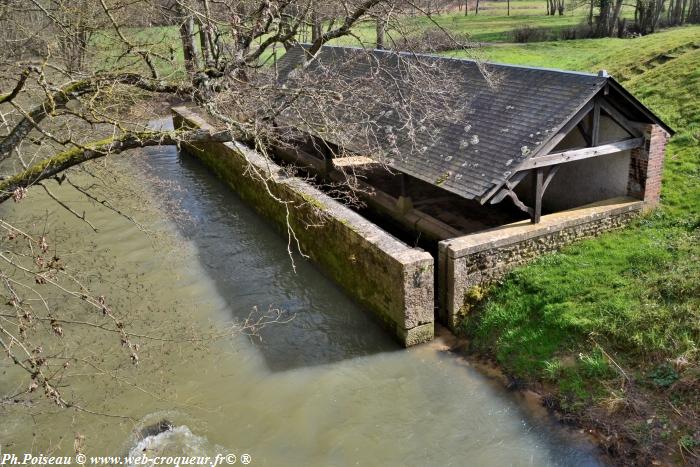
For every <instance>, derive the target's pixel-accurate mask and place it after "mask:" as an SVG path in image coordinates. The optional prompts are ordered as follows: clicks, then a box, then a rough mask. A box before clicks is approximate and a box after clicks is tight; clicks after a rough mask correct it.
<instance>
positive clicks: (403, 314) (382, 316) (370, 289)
mask: <svg viewBox="0 0 700 467" xmlns="http://www.w3.org/2000/svg"><path fill="white" fill-rule="evenodd" d="M173 113H174V120H175V128H181V127H183V126H186V127H200V128H207V127H209V125H208V124H207V123H206V122H205V121H204V120H203V119H202V118H201V117H199V116H198V115H197V114H195V113H194V112H193V111H192V110H189V109H187V108H184V107H178V108H174V109H173ZM184 149H185V150H186V152H188V153H190V154H191V155H193V156H195V157H197V158H199V159H200V160H202V161H203V162H204V163H205V164H206V165H207V166H208V167H209V168H210V169H212V170H213V171H214V172H216V174H217V175H218V176H219V177H220V178H221V179H222V180H224V181H225V182H227V183H228V184H229V185H230V186H231V188H233V189H234V190H235V191H236V193H238V195H239V196H240V197H241V198H242V199H243V200H245V201H246V202H248V203H249V204H250V205H252V206H253V207H254V208H255V209H256V210H257V211H258V212H260V213H261V214H262V215H264V216H265V217H267V218H268V219H270V220H271V221H272V222H273V223H274V225H275V226H277V227H278V228H279V229H280V231H281V233H282V234H283V235H285V236H287V235H288V234H289V231H288V228H287V227H288V225H289V226H290V227H291V229H292V231H293V233H294V235H295V236H296V239H297V240H298V242H299V245H300V247H301V250H302V252H303V253H304V254H306V255H308V256H309V258H310V259H311V260H312V261H314V262H315V263H317V264H318V265H319V266H320V267H321V268H322V269H323V270H324V272H325V273H327V274H328V276H329V277H331V278H332V279H333V280H335V281H336V282H337V283H338V284H339V285H340V286H341V287H343V288H344V289H345V291H346V292H347V293H348V294H349V295H350V296H352V297H353V298H355V299H356V300H357V301H358V302H359V303H360V304H361V305H363V306H364V307H365V308H367V309H368V310H369V311H370V312H372V313H373V314H374V315H376V316H377V317H378V318H379V320H380V321H381V323H382V324H383V325H384V326H385V327H386V328H387V329H388V330H389V331H390V332H391V333H392V334H393V335H394V336H395V337H396V339H397V340H398V341H399V342H400V343H401V344H403V345H405V346H410V345H415V344H419V343H421V342H425V341H429V340H431V339H432V338H433V335H434V323H433V321H434V293H433V288H434V278H433V274H434V271H433V270H434V261H433V258H432V256H430V254H428V253H427V252H425V251H422V250H419V249H415V248H410V247H408V246H407V245H406V244H404V243H402V242H400V241H399V240H397V239H396V238H395V237H393V236H391V235H389V234H388V233H386V232H385V231H383V230H382V229H380V228H379V227H377V226H376V225H374V224H373V223H371V222H369V221H367V220H366V219H364V218H363V217H362V216H360V215H359V214H357V213H355V212H354V211H352V210H350V209H348V208H347V207H345V206H343V205H342V204H340V203H338V202H337V201H335V200H333V199H332V198H330V197H328V196H327V195H325V194H324V193H322V192H320V191H319V190H317V189H316V188H314V187H313V186H311V185H309V184H308V183H306V182H304V181H303V180H301V179H298V178H294V177H289V176H287V175H286V174H285V173H284V172H283V171H282V170H281V168H280V167H279V166H277V165H276V164H274V163H273V162H272V161H270V160H269V159H266V158H264V157H263V156H262V155H260V154H258V153H256V152H254V151H252V150H250V149H248V148H246V147H244V146H242V145H239V144H237V143H206V144H197V145H196V147H194V146H185V148H184ZM275 198H277V199H276V200H275ZM285 203H287V204H285ZM285 206H289V215H288V213H287V210H286V208H285ZM288 222H289V224H288ZM294 242H295V240H292V246H291V248H293V249H294V248H296V246H295V245H294Z"/></svg>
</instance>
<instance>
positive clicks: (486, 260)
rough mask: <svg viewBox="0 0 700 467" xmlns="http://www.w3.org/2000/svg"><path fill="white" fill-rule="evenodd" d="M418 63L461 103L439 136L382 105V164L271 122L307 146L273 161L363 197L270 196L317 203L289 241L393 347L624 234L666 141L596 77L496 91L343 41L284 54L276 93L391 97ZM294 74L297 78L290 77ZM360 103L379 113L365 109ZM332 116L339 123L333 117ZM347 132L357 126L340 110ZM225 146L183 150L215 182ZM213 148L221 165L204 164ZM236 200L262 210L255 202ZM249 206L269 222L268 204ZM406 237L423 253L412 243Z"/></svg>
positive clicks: (643, 200)
mask: <svg viewBox="0 0 700 467" xmlns="http://www.w3.org/2000/svg"><path fill="white" fill-rule="evenodd" d="M418 62H423V63H427V64H428V65H430V64H435V65H437V66H439V67H440V68H442V69H444V70H447V72H448V73H450V76H453V77H454V78H453V79H452V80H451V87H450V93H451V94H450V96H452V98H453V100H454V107H455V108H459V109H463V110H460V112H463V114H462V115H461V117H460V118H458V119H454V118H449V119H448V118H446V119H445V120H444V121H439V120H438V123H437V126H438V127H439V128H438V130H439V131H437V132H433V133H432V134H431V135H430V136H428V135H424V134H421V133H420V132H419V133H417V134H411V138H410V141H409V138H408V137H406V135H403V134H402V133H401V130H398V129H400V128H405V125H404V124H403V122H402V121H400V117H399V115H398V114H399V113H398V112H393V111H392V109H391V105H389V106H388V107H387V108H386V109H383V110H381V112H379V113H378V115H376V118H375V120H376V124H377V127H378V128H390V129H395V130H394V131H395V134H394V136H393V137H392V138H387V140H388V141H389V140H390V141H391V144H392V145H391V147H387V148H386V153H387V154H389V153H390V154H391V157H383V158H382V160H381V164H379V163H377V162H378V161H377V156H376V155H373V154H367V153H364V152H363V146H362V144H359V143H358V144H357V146H353V145H354V142H353V141H355V139H353V135H350V137H348V138H345V139H344V141H343V142H342V145H343V148H344V151H342V152H341V151H336V150H334V148H338V146H339V142H338V141H333V140H332V137H331V136H327V135H325V134H324V133H323V131H322V129H320V128H314V125H313V123H309V122H313V119H307V118H300V117H299V115H296V116H295V115H294V114H293V113H289V114H286V115H285V114H283V115H282V120H283V121H284V123H285V124H287V125H289V126H292V127H296V128H299V129H300V130H301V134H303V135H306V138H300V139H299V141H297V143H298V144H297V146H296V148H295V149H289V148H285V149H279V150H278V151H277V157H278V159H279V163H280V164H294V165H296V166H298V167H300V168H303V169H304V170H306V171H307V172H310V173H312V174H313V175H314V176H315V177H316V178H317V179H330V180H335V181H338V180H343V179H345V178H344V177H347V176H348V174H351V175H352V176H353V177H354V180H355V182H356V183H358V185H359V186H360V188H364V189H363V190H361V191H362V192H364V193H366V194H365V195H364V198H363V201H364V202H365V204H366V208H364V209H362V210H360V211H359V213H358V212H355V211H356V210H352V212H351V210H350V209H348V208H347V207H344V206H342V205H340V203H338V202H337V201H335V200H332V199H330V198H329V197H328V196H326V195H325V194H323V193H322V192H321V191H319V190H318V189H317V188H315V187H310V186H307V185H305V184H304V183H303V182H302V181H301V179H299V180H297V181H295V182H294V183H293V184H292V183H291V182H289V180H288V179H287V178H285V177H280V179H279V183H280V186H282V185H284V187H285V188H284V190H282V191H281V192H284V194H283V197H286V198H287V199H293V198H295V197H296V198H299V197H302V198H303V199H307V200H308V199H309V197H315V198H316V199H317V200H321V202H318V203H315V207H316V209H317V210H318V209H320V210H321V211H323V215H324V216H326V217H327V219H330V221H329V222H328V224H327V225H326V226H324V227H318V228H317V229H316V230H314V231H312V232H309V231H308V229H307V231H306V232H304V234H303V235H302V236H308V237H307V238H302V239H301V244H302V246H304V245H306V246H308V248H307V252H308V253H309V254H310V256H311V258H312V259H313V260H314V261H316V262H317V263H318V264H319V265H320V267H321V268H323V269H325V270H326V271H328V272H329V275H330V276H331V277H333V278H334V279H335V280H336V281H337V282H338V283H339V284H340V285H341V286H343V287H344V288H345V289H346V291H347V292H348V293H349V294H350V295H352V296H353V297H355V298H356V299H358V301H360V302H361V303H362V304H363V305H365V306H366V308H367V309H368V310H369V311H371V312H373V313H374V314H376V315H377V316H378V317H379V318H380V320H381V321H382V322H383V323H384V324H385V325H386V327H387V328H388V329H389V331H390V332H392V333H393V334H394V335H395V336H396V337H397V339H398V340H399V341H400V342H402V343H403V344H404V345H412V344H416V343H420V342H423V341H426V340H429V339H431V338H432V336H433V325H434V321H435V320H439V321H440V322H442V323H443V324H446V325H447V326H448V327H454V326H455V325H456V324H457V323H458V322H459V319H460V315H461V314H462V313H464V312H465V311H466V310H467V309H468V308H469V301H470V297H471V296H472V295H474V292H475V291H476V290H478V288H480V287H483V286H484V285H487V284H488V283H490V282H491V281H493V280H495V279H497V278H499V277H502V276H503V274H505V273H506V272H507V271H509V270H510V269H512V268H513V267H514V266H516V265H519V264H522V263H524V262H526V261H528V260H530V259H532V258H534V257H536V256H538V255H540V254H542V253H545V252H548V251H553V250H555V249H557V248H560V247H561V246H563V245H566V244H568V243H571V242H572V241H574V240H576V239H580V238H585V237H591V236H594V235H596V234H598V233H600V232H603V231H605V230H609V229H612V228H618V227H621V226H624V225H625V224H627V223H628V221H629V220H630V219H632V218H633V217H634V216H635V215H637V214H638V213H639V212H641V211H642V210H644V209H646V208H648V207H653V206H655V205H656V204H657V203H658V201H659V194H660V188H661V176H662V168H663V161H664V150H665V144H666V141H667V139H668V137H669V136H670V135H671V134H673V130H672V129H671V128H669V127H668V126H667V125H666V124H664V122H662V121H661V120H660V119H659V118H658V117H657V116H656V115H654V114H653V113H652V112H651V111H650V110H649V109H648V108H646V107H645V106H644V105H643V104H641V103H640V102H639V101H638V100H637V99H636V98H635V97H634V96H632V95H631V94H630V93H629V92H627V91H626V90H625V89H624V88H623V87H622V86H621V85H620V84H619V83H618V82H617V81H615V80H614V79H613V78H612V77H610V76H608V74H607V73H606V72H604V71H601V72H599V73H597V74H588V73H577V72H568V71H560V70H550V69H541V68H531V67H523V66H512V65H499V64H487V65H486V67H487V68H488V72H489V74H490V75H491V76H496V77H497V84H496V85H493V83H491V82H489V80H487V78H486V77H485V74H484V73H483V69H482V66H483V65H482V64H480V63H477V62H475V61H471V60H462V59H452V58H444V57H435V56H428V55H415V54H401V53H395V52H389V51H367V50H363V49H356V48H349V47H323V48H322V49H321V50H320V51H318V53H317V54H316V56H315V57H314V58H313V60H309V57H308V54H307V49H306V48H305V47H303V46H298V47H295V48H293V49H291V50H289V51H288V52H287V53H286V55H285V56H284V57H283V58H282V59H281V60H280V61H279V62H278V63H277V64H276V66H277V68H278V70H279V77H280V78H279V79H280V86H287V87H289V88H293V87H294V86H295V85H299V83H301V82H303V83H304V86H309V83H317V84H316V85H317V86H319V87H324V86H325V87H327V86H329V84H328V83H330V82H334V83H338V82H340V83H341V85H340V86H341V88H339V89H337V90H336V92H338V93H341V94H342V92H343V91H342V86H346V89H347V88H353V89H354V90H355V91H357V90H358V89H360V94H361V93H362V92H361V91H362V89H361V88H358V86H359V87H361V86H363V85H365V84H366V83H370V82H371V80H375V79H377V77H379V76H384V78H385V79H387V82H389V83H391V85H392V86H397V87H398V88H399V89H398V91H399V92H401V91H402V90H401V89H400V87H401V86H402V84H401V83H402V80H403V79H404V72H405V70H406V66H411V64H412V63H418ZM302 74H303V75H304V76H306V77H307V78H306V79H303V78H302V79H300V78H299V75H302ZM309 76H311V77H312V79H311V80H309V79H308V77H309ZM331 76H332V79H331ZM338 77H341V78H342V79H341V80H340V81H339V80H338ZM363 83H365V84H363ZM312 85H313V84H312ZM367 95H371V92H367ZM341 97H342V96H341ZM362 110H363V111H364V112H371V111H378V110H377V107H376V106H372V105H368V106H367V108H365V109H362ZM175 113H176V115H177V116H178V118H177V119H179V120H180V124H188V125H190V126H192V125H199V126H201V125H202V124H203V123H202V122H201V119H198V118H197V117H196V116H192V115H191V114H190V113H191V112H190V111H187V110H185V109H175ZM337 118H338V122H339V123H341V124H342V123H343V122H344V120H343V119H344V118H345V117H344V114H343V112H338V113H337ZM177 119H176V120H177ZM346 123H347V128H355V126H354V125H355V123H356V122H354V121H353V119H352V116H350V115H348V116H347V122H346ZM421 138H423V139H421ZM319 140H322V144H319ZM380 140H381V138H380ZM226 144H228V149H227V151H229V152H228V153H226V155H222V154H221V150H220V148H219V149H217V148H214V147H213V146H212V145H210V146H209V147H205V146H206V145H204V146H200V147H197V148H190V152H192V153H194V154H195V155H198V156H199V157H200V158H203V159H205V162H207V161H208V163H209V164H210V165H214V166H215V168H216V170H217V172H219V173H220V174H221V173H223V170H222V169H221V167H217V164H218V165H220V164H221V158H225V159H226V160H228V159H229V158H236V157H238V156H236V153H237V154H239V156H240V154H241V153H242V149H241V148H240V147H237V146H236V145H235V144H229V143H226ZM409 146H410V148H415V147H420V148H421V150H420V151H418V152H416V151H413V150H412V149H410V148H409ZM409 151H411V156H410V157H406V154H407V153H408V152H409ZM205 153H207V154H205ZM214 153H219V155H218V156H217V157H218V158H219V159H217V160H216V161H214V162H212V159H211V154H214ZM247 159H248V162H247V163H250V160H251V157H250V156H248V157H247ZM253 159H254V158H253ZM253 163H255V162H253ZM237 164H239V163H237ZM260 164H261V170H270V169H269V166H268V165H266V164H267V163H266V162H265V163H263V162H260ZM239 165H240V164H239ZM263 166H264V167H263ZM387 168H388V169H389V170H387ZM272 170H273V172H274V171H275V170H276V169H274V168H273V169H272ZM244 172H245V167H244V166H243V165H240V166H238V167H233V166H232V167H230V168H229V169H227V170H226V173H227V175H226V177H228V178H232V177H233V178H234V179H230V180H228V181H229V183H230V184H231V185H232V186H233V187H234V188H235V189H236V190H237V191H238V192H239V193H241V196H242V197H244V198H246V195H245V191H246V188H245V187H243V186H242V182H241V180H242V178H241V177H243V176H244V175H243V173H244ZM273 178H274V177H273ZM246 183H252V182H246ZM289 190H291V192H288V191H289ZM278 195H279V192H278ZM248 199H249V200H250V202H251V203H252V204H254V205H260V204H261V201H260V199H259V197H256V196H252V195H251V196H248ZM319 206H321V208H319ZM259 209H260V210H261V211H262V212H263V213H265V214H266V215H267V216H268V217H271V218H273V220H275V219H274V218H275V216H276V215H275V214H274V213H271V212H270V210H269V209H266V208H259ZM302 209H303V208H302ZM277 217H279V215H277ZM370 220H371V222H370ZM336 221H337V222H336ZM276 222H277V223H278V224H279V223H280V222H281V220H280V219H276ZM416 244H420V246H422V247H423V249H420V248H413V247H410V246H409V245H416ZM424 250H427V251H428V252H430V254H428V252H426V251H424ZM348 252H349V253H348ZM394 292H395V293H394Z"/></svg>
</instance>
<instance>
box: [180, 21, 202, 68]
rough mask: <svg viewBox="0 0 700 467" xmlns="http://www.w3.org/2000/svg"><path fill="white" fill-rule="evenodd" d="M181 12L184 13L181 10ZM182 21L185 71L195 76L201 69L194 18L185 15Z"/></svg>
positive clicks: (181, 37) (181, 31)
mask: <svg viewBox="0 0 700 467" xmlns="http://www.w3.org/2000/svg"><path fill="white" fill-rule="evenodd" d="M180 12H183V10H182V9H181V8H180ZM180 21H181V23H180V40H181V41H182V54H183V56H184V59H185V69H186V70H187V72H188V73H189V74H194V73H196V72H197V70H198V69H199V63H198V61H197V47H196V46H195V40H194V35H195V33H194V18H192V15H187V16H185V15H183V16H182V17H181V20H180Z"/></svg>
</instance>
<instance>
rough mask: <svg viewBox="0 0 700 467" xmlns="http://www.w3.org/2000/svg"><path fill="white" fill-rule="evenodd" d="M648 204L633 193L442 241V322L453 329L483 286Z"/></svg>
mask: <svg viewBox="0 0 700 467" xmlns="http://www.w3.org/2000/svg"><path fill="white" fill-rule="evenodd" d="M643 206H644V202H642V201H639V200H636V199H633V198H627V197H623V198H615V199H609V200H606V201H603V202H600V203H594V204H591V205H587V206H583V207H581V208H577V209H572V210H570V211H563V212H559V213H555V214H550V215H547V216H543V217H542V220H541V222H540V223H539V224H531V223H530V221H529V220H528V221H522V222H518V223H514V224H509V225H504V226H502V227H498V228H495V229H490V230H485V231H482V232H479V233H475V234H471V235H466V236H463V237H459V238H454V239H451V240H445V241H443V242H440V244H439V257H438V265H439V276H438V284H439V298H440V321H442V322H443V323H445V324H446V325H447V326H448V327H450V328H452V329H454V328H455V327H456V326H457V324H458V323H459V321H460V319H461V317H462V316H463V315H464V314H465V313H467V312H468V311H469V308H470V304H471V301H472V299H473V298H474V297H476V296H478V295H479V293H480V289H481V288H482V287H484V286H487V285H488V284H490V283H492V282H493V281H495V280H498V279H499V278H501V277H503V276H504V275H505V274H506V273H507V272H509V271H510V270H512V269H513V268H514V267H516V266H518V265H521V264H524V263H526V262H527V261H530V260H532V259H534V258H536V257H537V256H540V255H541V254H543V253H547V252H551V251H554V250H557V249H559V248H561V247H562V246H564V245H568V244H570V243H572V242H573V241H575V240H579V239H582V238H588V237H593V236H596V235H598V234H600V233H602V232H605V231H607V230H611V229H615V228H619V227H623V226H624V225H626V224H627V223H628V222H630V220H631V219H633V218H634V217H635V216H636V215H637V214H638V213H639V212H640V211H641V209H642V207H643Z"/></svg>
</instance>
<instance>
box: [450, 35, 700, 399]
mask: <svg viewBox="0 0 700 467" xmlns="http://www.w3.org/2000/svg"><path fill="white" fill-rule="evenodd" d="M483 53H484V55H485V56H486V57H488V58H489V59H490V60H493V61H498V62H510V63H518V64H527V65H532V66H543V67H553V68H566V69H573V70H581V71H591V72H594V71H596V70H599V69H607V70H609V71H610V72H611V73H612V74H613V76H617V77H619V78H620V80H621V81H623V82H624V85H625V86H626V88H627V89H629V90H630V91H631V92H632V93H633V94H635V95H636V96H637V97H638V98H640V99H641V100H642V101H643V102H644V103H645V104H646V105H648V106H649V107H650V108H651V109H653V110H654V111H655V112H656V113H657V114H658V115H659V116H661V117H662V118H663V119H664V120H665V121H666V122H668V123H669V124H670V125H671V126H672V127H674V129H675V130H677V132H678V133H677V135H676V136H675V137H674V138H672V139H671V141H670V142H669V145H668V147H667V155H666V164H665V169H664V185H663V191H662V207H661V208H660V209H658V210H657V211H655V212H654V213H652V214H650V215H648V216H646V217H644V218H642V219H640V220H639V221H638V222H635V223H634V225H633V226H631V227H630V228H628V229H625V230H623V231H618V232H611V233H608V234H605V235H603V236H602V237H600V238H597V239H592V240H587V241H583V242H580V243H577V244H575V245H572V246H570V247H567V248H565V249H563V250H562V251H561V252H559V253H555V254H551V255H547V256H545V257H542V258H540V259H539V260H537V261H535V262H533V263H531V264H530V265H528V266H525V267H522V268H519V269H517V270H516V271H514V272H513V273H511V274H510V275H509V276H507V277H506V278H505V279H504V281H503V282H502V283H501V284H499V285H497V286H495V287H493V288H492V289H491V290H490V294H489V295H488V297H487V298H486V300H484V301H483V302H482V303H481V304H480V305H479V306H478V307H477V311H476V312H474V313H472V314H471V315H470V316H468V317H467V318H466V319H465V320H464V322H463V324H462V328H461V329H462V331H463V332H464V333H465V334H466V335H468V336H469V337H470V338H471V342H472V345H473V347H474V349H476V350H478V351H480V352H485V353H488V354H491V355H492V356H494V357H495V359H496V360H497V362H498V363H499V364H500V365H501V366H502V367H503V368H504V369H506V371H508V372H510V373H512V374H513V375H515V376H517V377H519V378H522V379H525V380H528V381H535V380H540V381H550V382H553V383H554V384H555V385H556V386H557V387H558V390H559V391H560V394H562V395H563V396H564V399H565V400H566V401H568V404H569V406H568V408H569V409H574V410H575V409H579V408H583V407H586V406H587V404H588V403H589V402H590V401H591V400H592V401H594V402H595V401H597V402H600V401H602V400H603V398H605V397H609V396H610V391H609V390H608V389H606V388H607V387H609V386H610V383H609V381H610V380H612V379H617V378H620V377H621V376H620V372H619V371H618V370H616V369H615V368H613V367H612V366H611V362H612V361H613V360H614V361H615V362H617V363H618V364H620V365H621V366H622V367H623V368H625V369H626V371H628V372H630V374H636V375H638V378H640V379H641V380H644V381H647V380H651V381H654V377H653V375H654V374H655V373H654V372H655V371H656V372H658V371H659V370H658V369H659V366H660V365H669V363H668V362H669V361H673V360H674V359H677V358H679V357H682V358H683V359H685V360H687V361H688V362H689V365H690V368H694V369H697V368H698V365H700V98H699V96H700V27H697V26H696V27H685V28H677V29H673V30H668V31H665V32H662V33H659V34H655V35H650V36H646V37H643V38H639V39H627V40H622V39H596V40H582V41H566V42H553V43H540V44H528V45H523V46H516V45H511V46H505V47H490V48H487V49H485V50H484V51H483ZM603 352H605V353H603ZM610 358H612V360H611V359H610ZM693 371H695V370H693ZM693 374H695V373H693ZM682 376H683V375H679V377H682ZM693 378H695V377H693ZM652 386H654V385H653V384H652ZM657 386H658V385H657ZM663 397H671V396H663ZM674 397H675V395H674ZM692 401H695V402H692ZM685 402H687V403H688V404H690V406H691V409H689V410H697V409H698V407H697V405H693V404H696V403H697V397H696V396H693V398H691V399H688V400H686V401H685ZM674 403H675V404H682V403H683V401H682V400H681V402H678V401H677V400H676V399H674ZM663 406H664V407H665V409H663V408H662V409H659V410H668V404H666V403H664V404H663Z"/></svg>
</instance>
